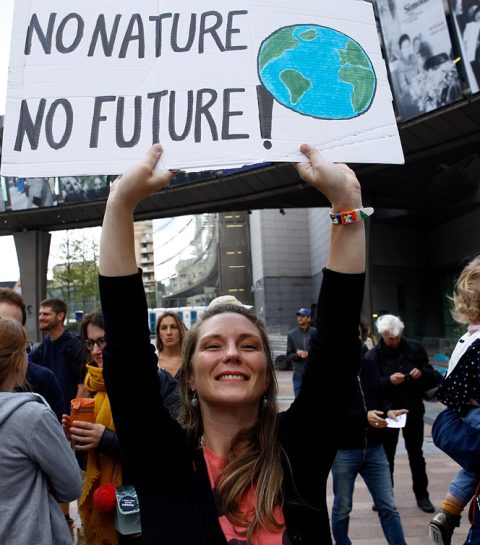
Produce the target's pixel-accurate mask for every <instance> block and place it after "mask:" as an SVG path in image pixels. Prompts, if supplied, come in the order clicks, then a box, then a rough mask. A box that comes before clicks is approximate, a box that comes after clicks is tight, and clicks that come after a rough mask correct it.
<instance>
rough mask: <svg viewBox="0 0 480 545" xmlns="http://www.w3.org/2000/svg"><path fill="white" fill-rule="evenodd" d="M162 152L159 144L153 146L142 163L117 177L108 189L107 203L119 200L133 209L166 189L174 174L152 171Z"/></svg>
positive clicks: (166, 171) (164, 171) (165, 171)
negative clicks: (156, 192)
mask: <svg viewBox="0 0 480 545" xmlns="http://www.w3.org/2000/svg"><path fill="white" fill-rule="evenodd" d="M162 151H163V149H162V146H161V145H160V144H154V145H153V146H152V147H151V148H150V149H149V150H148V152H147V154H146V155H145V157H144V158H143V160H142V161H139V162H138V163H137V164H136V165H134V166H133V167H132V168H131V169H129V170H127V172H125V173H124V174H122V175H121V176H119V177H118V178H117V179H116V180H115V181H114V182H113V184H112V185H111V187H110V196H109V201H110V200H117V199H120V200H121V201H122V202H123V203H125V204H128V205H130V206H132V207H133V208H135V206H136V205H137V204H138V203H139V202H140V201H141V200H142V199H144V198H145V197H148V196H149V195H152V194H153V193H155V191H158V190H160V189H163V188H165V187H167V186H168V184H169V183H170V181H171V180H172V178H173V176H174V174H173V173H172V172H170V171H169V170H158V171H156V170H154V168H155V165H156V164H157V161H158V160H159V159H160V156H161V155H162Z"/></svg>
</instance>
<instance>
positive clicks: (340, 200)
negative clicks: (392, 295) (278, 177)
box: [296, 144, 365, 274]
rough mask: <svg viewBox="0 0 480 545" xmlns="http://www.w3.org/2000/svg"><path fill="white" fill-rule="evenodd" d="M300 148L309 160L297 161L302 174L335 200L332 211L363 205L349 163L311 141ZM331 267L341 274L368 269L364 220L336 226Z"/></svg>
mask: <svg viewBox="0 0 480 545" xmlns="http://www.w3.org/2000/svg"><path fill="white" fill-rule="evenodd" d="M300 151H301V152H302V153H303V154H304V155H305V156H306V157H307V158H308V159H309V162H308V163H297V165H296V167H297V170H298V173H299V174H300V177H301V178H302V179H303V180H304V181H305V182H307V183H309V184H310V185H312V186H313V187H315V188H316V189H318V190H319V191H321V192H322V193H323V194H324V195H325V197H326V198H327V199H328V200H329V201H330V202H331V203H332V211H333V212H335V213H338V212H348V211H350V210H354V209H355V208H360V207H361V206H362V193H361V190H360V183H359V182H358V180H357V177H356V176H355V173H354V172H353V170H351V169H350V168H348V167H347V165H340V164H338V165H337V164H333V163H330V162H329V161H326V160H325V159H324V158H323V157H322V156H321V154H320V153H319V152H318V151H317V150H316V149H315V148H314V147H313V146H310V145H308V144H302V145H301V146H300ZM327 268H328V269H330V270H332V271H336V272H339V273H347V274H356V273H362V272H364V271H365V227H364V226H363V222H362V221H361V222H359V223H356V224H353V225H341V224H337V225H334V226H332V236H331V242H330V252H329V255H328V261H327Z"/></svg>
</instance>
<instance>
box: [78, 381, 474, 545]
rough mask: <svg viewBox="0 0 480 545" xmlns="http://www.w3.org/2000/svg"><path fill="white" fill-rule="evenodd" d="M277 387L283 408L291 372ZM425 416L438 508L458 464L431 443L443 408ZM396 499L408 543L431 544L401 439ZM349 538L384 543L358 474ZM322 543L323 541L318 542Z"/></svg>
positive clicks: (457, 538)
mask: <svg viewBox="0 0 480 545" xmlns="http://www.w3.org/2000/svg"><path fill="white" fill-rule="evenodd" d="M277 376H278V381H279V387H280V392H279V393H280V407H281V408H286V407H288V405H289V404H290V403H291V402H292V400H293V397H292V395H293V394H292V386H291V384H292V383H291V371H279V372H278V373H277ZM426 409H427V415H426V418H425V420H426V424H425V442H424V452H425V456H426V459H427V471H428V477H429V481H430V486H429V490H430V499H431V501H432V502H433V504H434V505H435V507H437V508H438V507H440V505H441V503H442V499H443V496H444V495H445V492H446V491H447V489H448V486H449V484H450V480H451V479H452V477H453V476H454V475H455V474H456V472H457V470H458V466H457V465H456V464H455V463H454V462H452V461H451V460H450V458H448V457H447V456H446V455H445V454H443V453H442V452H441V451H439V450H438V449H437V448H436V447H435V445H433V443H432V439H431V435H430V434H431V423H432V422H433V420H434V418H435V415H436V414H437V413H438V412H439V411H440V410H441V409H442V406H441V404H439V403H431V402H427V403H426ZM328 491H329V492H328V502H329V505H330V506H331V504H332V500H333V495H332V487H331V483H330V484H329V488H328ZM395 498H396V501H397V506H398V509H399V512H400V516H401V517H402V523H403V528H404V532H405V536H406V541H407V543H408V545H430V543H431V542H430V540H429V539H428V533H427V532H428V530H427V529H428V523H429V521H430V519H431V515H429V514H427V513H423V512H422V511H420V509H418V507H417V505H416V503H415V497H414V495H413V492H412V481H411V474H410V468H409V466H408V459H407V456H406V453H405V448H404V446H403V442H402V441H400V442H399V448H398V452H397V457H396V459H395ZM71 513H72V515H73V517H74V520H75V523H74V526H73V532H74V541H73V543H74V545H83V543H84V542H83V539H82V536H81V529H80V528H81V525H80V521H79V519H78V515H77V514H76V507H75V504H72V508H71ZM467 531H468V523H467V522H466V516H464V517H463V518H462V525H461V527H460V528H459V529H457V532H456V534H455V535H454V538H453V540H452V545H463V543H464V541H465V536H466V533H467ZM350 539H351V540H352V543H353V545H384V544H385V543H386V541H385V538H384V536H383V533H382V530H381V527H380V522H379V520H378V516H377V514H376V513H375V512H373V511H372V500H371V497H370V494H369V493H368V490H367V489H366V486H365V484H364V482H363V480H362V479H361V478H360V477H359V478H358V479H357V482H356V486H355V495H354V507H353V511H352V515H351V522H350ZM319 545H322V544H319Z"/></svg>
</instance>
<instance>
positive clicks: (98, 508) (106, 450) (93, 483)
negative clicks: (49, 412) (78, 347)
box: [63, 311, 141, 545]
mask: <svg viewBox="0 0 480 545" xmlns="http://www.w3.org/2000/svg"><path fill="white" fill-rule="evenodd" d="M80 337H81V339H82V342H83V344H84V346H85V347H86V349H87V350H88V352H89V353H90V360H89V361H88V363H87V374H86V377H85V389H86V391H87V392H88V394H89V395H90V397H93V398H94V399H95V422H93V423H92V422H83V421H80V420H74V421H73V422H72V420H71V418H70V417H69V416H67V415H64V418H63V424H64V428H65V429H66V431H67V433H68V435H69V437H70V439H71V440H72V442H73V445H74V448H75V450H77V451H83V452H87V467H86V475H85V481H84V484H83V489H82V494H81V496H80V499H79V501H78V508H79V513H80V516H81V518H82V523H83V529H84V533H85V541H86V545H97V544H98V545H100V544H101V545H117V544H122V543H141V541H140V538H139V537H138V536H122V535H121V534H119V533H118V532H117V530H116V529H115V524H114V509H113V508H112V507H113V506H112V505H109V506H108V505H105V502H104V501H102V499H101V496H102V495H103V494H105V495H106V494H107V493H108V492H107V491H108V488H110V493H111V490H112V489H111V487H104V488H103V491H104V492H102V490H100V491H99V488H100V487H102V486H103V485H111V484H113V485H114V486H115V487H117V486H120V485H122V484H125V483H124V475H123V471H122V460H121V450H120V445H119V442H118V438H117V434H116V433H115V426H114V424H113V418H112V412H111V409H110V401H109V399H108V396H107V392H106V390H105V383H104V381H103V355H102V350H103V348H104V347H105V344H106V343H105V329H104V325H103V314H102V312H101V311H95V312H92V313H91V314H89V315H87V316H85V318H84V319H83V321H82V324H81V326H80ZM97 491H98V492H97ZM96 492H97V495H98V496H99V499H98V500H96V499H95V498H94V495H95V493H96ZM105 497H106V496H104V499H105ZM107 507H110V509H109V510H105V509H106V508H107Z"/></svg>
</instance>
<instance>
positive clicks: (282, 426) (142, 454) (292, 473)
mask: <svg viewBox="0 0 480 545" xmlns="http://www.w3.org/2000/svg"><path fill="white" fill-rule="evenodd" d="M363 284H364V275H363V274H352V275H347V274H340V273H335V272H332V271H329V270H325V271H324V280H323V283H322V289H321V291H320V296H319V301H318V312H317V320H316V327H317V335H316V336H315V337H314V338H313V339H312V343H311V347H310V355H309V358H308V362H307V367H306V370H305V374H304V378H303V385H302V391H301V393H300V395H299V396H298V398H297V399H296V400H295V401H294V402H293V403H292V405H291V406H290V408H289V409H288V410H287V411H285V412H283V413H281V414H280V415H279V422H278V440H279V441H280V443H281V445H282V447H283V450H284V452H285V457H284V464H283V465H284V484H283V491H284V496H285V503H284V506H283V513H284V516H285V521H286V526H287V533H288V536H289V539H290V541H291V543H292V544H300V543H301V544H302V545H310V544H311V545H313V544H315V545H318V544H321V545H329V544H331V536H330V526H329V521H328V512H327V505H326V483H327V478H328V474H329V472H330V468H331V466H332V463H333V459H334V457H335V453H336V446H337V441H338V435H339V432H340V430H341V428H342V426H343V424H344V421H345V417H346V409H347V400H348V398H349V397H350V396H351V395H352V392H353V388H354V381H355V375H356V373H357V371H358V364H359V355H360V343H359V340H358V324H359V320H360V309H361V303H362V298H363ZM100 294H101V300H102V308H103V313H104V318H105V331H106V339H107V346H106V348H105V350H104V378H105V383H106V386H107V392H108V396H109V399H110V403H111V406H112V412H113V417H114V421H115V428H116V430H117V434H118V437H119V439H120V443H121V446H122V451H123V454H124V458H125V461H126V464H127V466H128V470H129V473H131V475H132V477H133V482H134V484H135V486H136V488H137V493H138V497H139V500H140V507H141V517H142V529H143V539H144V544H145V545H193V544H195V545H226V539H225V536H224V534H223V532H222V530H221V527H220V524H219V522H218V513H217V510H216V506H215V498H214V495H213V492H212V489H211V485H210V481H209V478H208V473H207V469H206V465H205V460H204V457H203V452H202V450H201V449H198V448H197V444H198V440H197V438H195V437H192V436H191V434H187V433H186V432H185V430H183V429H182V428H181V427H180V426H179V424H178V423H177V422H176V421H175V420H173V419H172V418H171V417H170V416H169V414H168V412H167V411H166V410H165V409H164V407H163V403H162V396H161V393H160V384H159V378H158V373H157V356H156V355H155V350H154V347H153V345H152V344H151V342H150V331H149V329H148V319H147V304H146V300H145V293H144V290H143V285H142V281H141V274H140V273H137V274H136V275H131V276H125V277H103V276H101V277H100ZM157 442H158V443H159V445H160V446H159V448H157V447H156V446H155V445H156V444H157ZM318 442H320V444H321V447H320V448H318V447H314V445H317V444H318Z"/></svg>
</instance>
